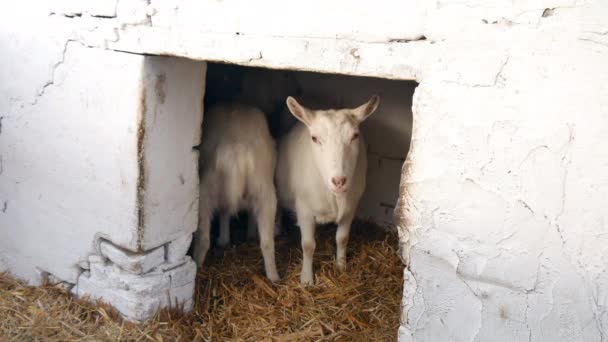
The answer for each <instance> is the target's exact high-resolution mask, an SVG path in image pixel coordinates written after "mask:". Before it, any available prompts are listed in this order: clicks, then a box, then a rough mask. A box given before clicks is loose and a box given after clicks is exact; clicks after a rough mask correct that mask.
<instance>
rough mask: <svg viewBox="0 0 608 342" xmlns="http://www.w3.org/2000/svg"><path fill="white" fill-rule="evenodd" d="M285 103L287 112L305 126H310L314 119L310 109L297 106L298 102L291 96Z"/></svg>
mask: <svg viewBox="0 0 608 342" xmlns="http://www.w3.org/2000/svg"><path fill="white" fill-rule="evenodd" d="M285 102H286V103H287V108H289V111H290V112H291V114H293V116H295V117H296V119H298V120H300V121H302V122H303V123H304V124H305V125H306V126H310V123H311V122H312V119H313V118H314V113H313V112H312V111H311V110H310V109H308V108H306V107H304V106H302V105H301V104H299V103H298V101H296V99H294V98H293V97H291V96H289V97H287V101H285Z"/></svg>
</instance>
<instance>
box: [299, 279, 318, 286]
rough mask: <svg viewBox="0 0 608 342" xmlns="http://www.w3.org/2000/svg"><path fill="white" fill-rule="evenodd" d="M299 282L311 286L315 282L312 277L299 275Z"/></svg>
mask: <svg viewBox="0 0 608 342" xmlns="http://www.w3.org/2000/svg"><path fill="white" fill-rule="evenodd" d="M300 284H302V285H304V286H312V285H314V284H315V281H314V280H313V277H300Z"/></svg>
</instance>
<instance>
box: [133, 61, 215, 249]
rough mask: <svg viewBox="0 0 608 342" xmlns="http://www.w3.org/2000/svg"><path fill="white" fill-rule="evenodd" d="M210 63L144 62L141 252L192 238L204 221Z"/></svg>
mask: <svg viewBox="0 0 608 342" xmlns="http://www.w3.org/2000/svg"><path fill="white" fill-rule="evenodd" d="M205 70H206V64H205V63H201V62H196V61H190V60H186V59H178V58H168V57H148V58H146V60H145V63H144V76H143V84H144V88H145V90H144V94H145V95H144V98H143V99H142V101H143V102H144V103H145V106H144V109H143V122H142V128H143V131H142V134H143V137H142V141H141V144H142V146H141V148H142V150H141V154H140V160H141V167H142V168H141V170H140V171H141V173H140V175H141V176H142V178H143V179H142V183H141V184H140V186H141V188H142V189H143V192H142V197H141V203H140V205H141V212H140V214H141V215H142V222H140V224H141V228H142V230H141V232H140V234H141V236H140V238H141V241H140V242H139V243H140V246H139V247H140V248H141V249H143V250H148V249H151V248H154V247H156V246H159V245H162V244H164V243H166V242H167V241H172V240H175V239H178V238H180V237H182V236H183V235H184V234H185V233H192V232H194V231H195V230H196V228H197V222H198V212H197V210H198V209H197V208H198V188H199V185H198V184H199V183H198V158H199V157H198V151H196V150H193V149H192V146H196V145H198V144H199V143H200V139H201V124H202V119H203V96H204V94H205V88H204V87H205Z"/></svg>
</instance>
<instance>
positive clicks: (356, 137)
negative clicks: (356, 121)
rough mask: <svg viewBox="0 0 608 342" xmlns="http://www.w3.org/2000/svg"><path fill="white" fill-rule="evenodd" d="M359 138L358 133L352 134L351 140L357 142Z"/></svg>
mask: <svg viewBox="0 0 608 342" xmlns="http://www.w3.org/2000/svg"><path fill="white" fill-rule="evenodd" d="M358 138H359V133H355V134H353V138H352V139H351V140H353V141H354V140H357V139H358Z"/></svg>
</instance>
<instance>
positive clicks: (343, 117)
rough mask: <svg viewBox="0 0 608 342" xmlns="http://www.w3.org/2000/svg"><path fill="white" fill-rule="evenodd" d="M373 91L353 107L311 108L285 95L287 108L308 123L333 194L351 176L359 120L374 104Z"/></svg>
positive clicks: (377, 100)
mask: <svg viewBox="0 0 608 342" xmlns="http://www.w3.org/2000/svg"><path fill="white" fill-rule="evenodd" d="M379 103H380V98H379V97H378V96H377V95H374V96H372V97H371V99H369V101H367V102H366V103H364V104H362V105H360V106H359V107H356V108H343V109H328V110H311V109H309V108H306V107H304V106H302V105H300V104H299V103H298V102H297V101H296V100H295V99H294V98H293V97H291V96H290V97H288V98H287V107H288V108H289V111H290V112H291V113H292V114H293V115H294V116H295V117H296V118H297V119H298V120H300V121H301V122H302V123H304V124H305V125H306V126H307V127H308V131H309V132H310V140H309V142H310V144H312V146H311V148H312V154H313V156H314V159H315V163H316V165H317V167H318V169H319V172H320V173H321V176H322V177H323V179H324V180H325V183H326V185H327V187H328V188H329V189H330V190H331V191H332V192H334V193H335V194H343V193H345V192H347V191H348V189H349V187H350V185H351V182H352V178H353V176H354V172H355V168H356V166H357V160H358V158H359V150H360V149H361V146H362V144H361V141H360V139H359V137H360V134H361V133H360V132H359V124H361V122H363V121H364V120H365V119H367V118H368V117H369V116H370V115H371V114H372V113H373V112H374V111H375V110H376V109H377V108H378V104H379Z"/></svg>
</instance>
